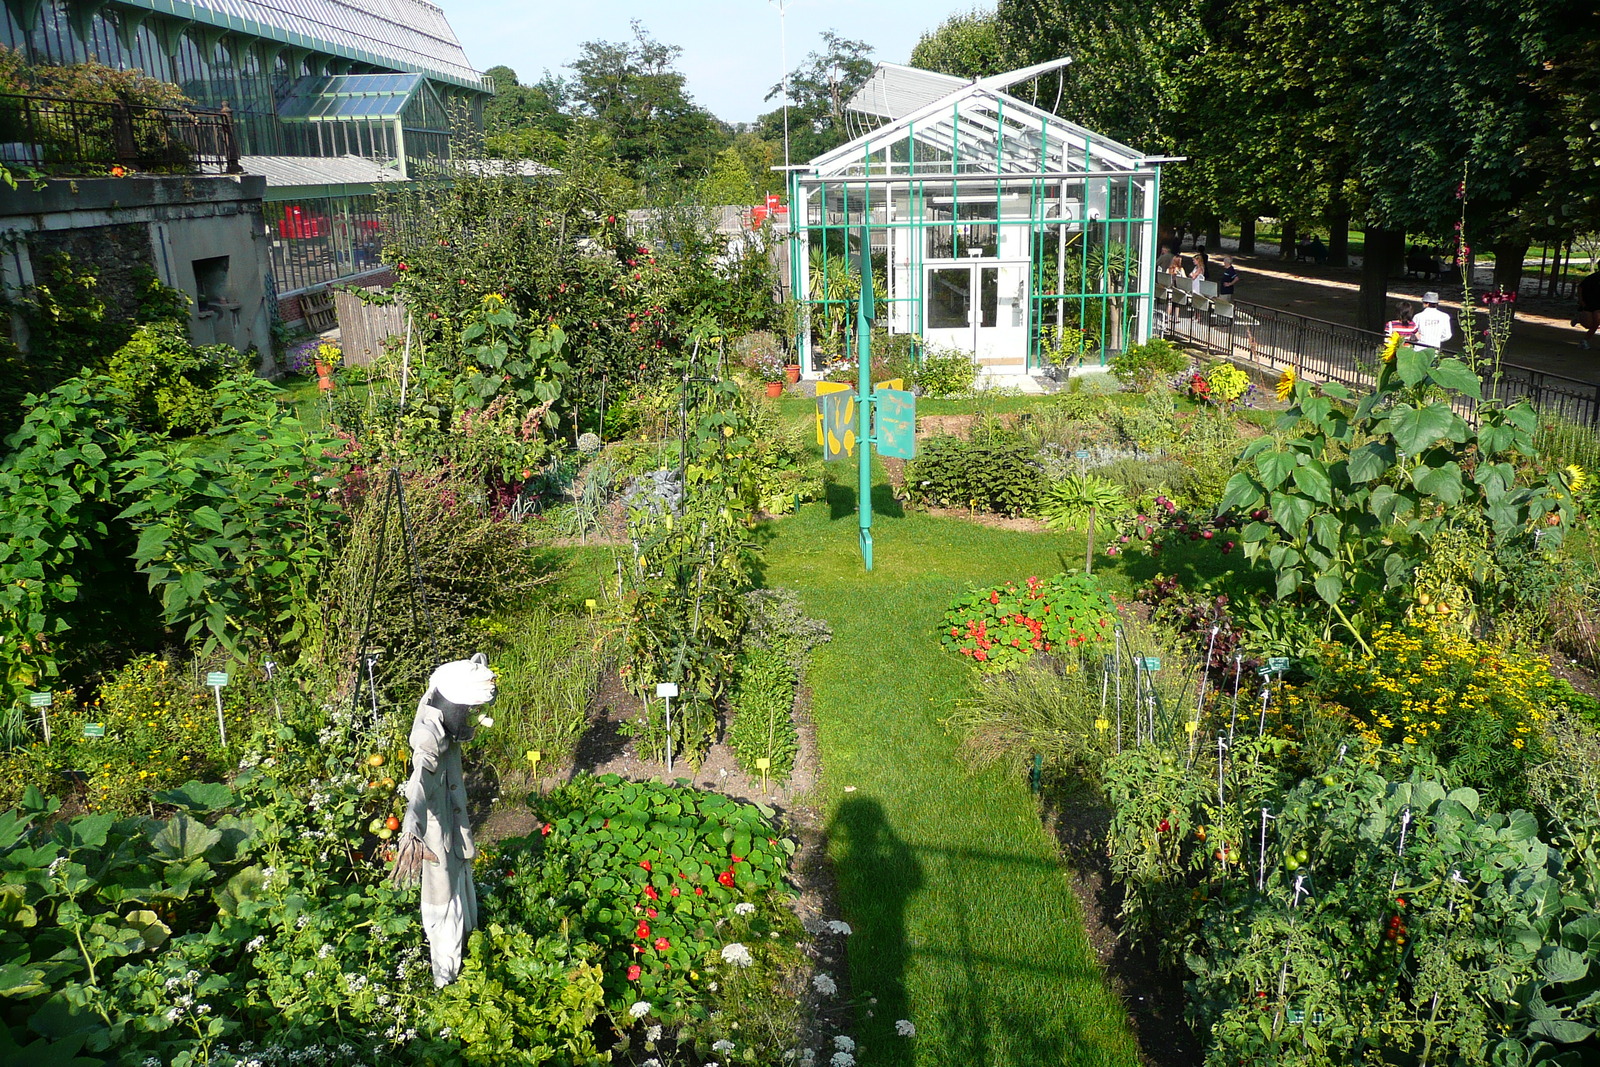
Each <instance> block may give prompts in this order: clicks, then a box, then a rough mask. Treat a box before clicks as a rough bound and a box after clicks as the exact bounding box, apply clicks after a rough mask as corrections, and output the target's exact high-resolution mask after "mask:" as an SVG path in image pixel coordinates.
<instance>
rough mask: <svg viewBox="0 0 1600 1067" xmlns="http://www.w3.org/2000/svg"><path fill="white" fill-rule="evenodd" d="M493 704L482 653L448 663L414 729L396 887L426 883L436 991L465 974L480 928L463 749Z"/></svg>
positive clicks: (431, 685) (431, 683)
mask: <svg viewBox="0 0 1600 1067" xmlns="http://www.w3.org/2000/svg"><path fill="white" fill-rule="evenodd" d="M494 698H495V676H494V672H493V671H492V670H490V669H489V661H488V658H487V657H485V656H484V655H483V654H482V653H479V654H478V655H475V656H473V657H472V658H471V659H463V660H456V661H455V662H453V663H446V664H445V665H444V666H442V667H440V668H439V669H438V670H436V671H434V672H433V674H432V675H431V676H429V678H428V691H427V693H426V694H424V695H423V697H422V700H421V701H420V702H419V703H418V704H417V717H416V718H415V719H414V720H413V721H412V723H411V760H412V768H411V778H410V779H409V780H408V781H407V782H406V785H405V796H406V814H405V819H404V820H403V821H402V823H401V826H400V847H399V849H398V850H397V855H396V858H395V869H394V879H395V881H396V882H399V883H400V884H402V885H415V884H416V883H417V882H419V881H420V882H421V883H422V926H423V929H424V930H425V931H426V932H427V934H428V949H429V952H430V953H431V955H432V957H433V983H434V985H436V986H446V985H449V984H450V983H451V982H453V981H455V980H456V976H457V975H458V974H460V973H461V954H462V952H463V951H464V949H465V947H466V938H467V934H468V933H470V932H471V931H473V930H475V929H477V926H478V892H477V888H476V886H474V884H473V881H472V860H473V857H475V856H476V855H477V854H478V848H477V846H476V845H475V844H473V841H472V827H471V825H470V823H469V822H468V819H467V791H466V783H465V781H464V780H463V778H462V773H461V746H462V744H464V743H465V742H467V741H470V740H471V739H472V735H473V734H474V733H475V732H476V731H477V725H476V718H477V709H478V708H480V707H482V706H483V705H485V704H488V703H491V702H492V701H493V700H494Z"/></svg>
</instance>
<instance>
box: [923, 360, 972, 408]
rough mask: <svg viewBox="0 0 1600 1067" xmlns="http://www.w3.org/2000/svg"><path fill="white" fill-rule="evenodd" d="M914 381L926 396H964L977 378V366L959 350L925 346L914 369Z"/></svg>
mask: <svg viewBox="0 0 1600 1067" xmlns="http://www.w3.org/2000/svg"><path fill="white" fill-rule="evenodd" d="M915 380H916V384H917V385H918V386H920V387H921V389H922V394H923V395H924V396H930V397H936V398H937V397H945V396H965V395H966V394H968V393H970V392H971V391H972V384H973V383H974V382H976V381H977V380H978V365H977V364H976V363H974V362H973V361H972V356H971V354H970V353H967V352H962V351H960V350H959V349H954V348H946V349H937V348H935V349H929V350H928V351H926V352H924V353H923V356H922V364H921V366H919V367H918V368H917V373H916V378H915Z"/></svg>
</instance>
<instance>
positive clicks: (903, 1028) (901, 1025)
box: [894, 1019, 917, 1037]
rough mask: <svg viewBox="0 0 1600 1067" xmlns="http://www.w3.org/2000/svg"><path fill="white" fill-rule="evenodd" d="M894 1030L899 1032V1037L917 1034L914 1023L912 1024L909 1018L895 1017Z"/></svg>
mask: <svg viewBox="0 0 1600 1067" xmlns="http://www.w3.org/2000/svg"><path fill="white" fill-rule="evenodd" d="M894 1032H895V1033H897V1034H899V1035H900V1036H901V1037H916V1036H917V1028H916V1027H915V1026H914V1025H912V1022H911V1020H910V1019H897V1020H895V1024H894Z"/></svg>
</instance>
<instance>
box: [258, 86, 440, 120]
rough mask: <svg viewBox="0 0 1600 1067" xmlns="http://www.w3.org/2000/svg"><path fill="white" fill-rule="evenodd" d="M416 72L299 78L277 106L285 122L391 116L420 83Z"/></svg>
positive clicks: (394, 114)
mask: <svg viewBox="0 0 1600 1067" xmlns="http://www.w3.org/2000/svg"><path fill="white" fill-rule="evenodd" d="M422 80H423V79H422V75H420V74H340V75H336V76H334V77H331V78H301V79H300V80H299V81H298V82H296V83H295V86H294V88H293V89H291V90H290V91H289V97H288V99H286V100H285V101H284V102H283V106H282V107H280V108H279V109H278V117H279V118H281V119H283V120H284V121H285V122H333V121H354V120H360V119H392V118H396V117H398V116H399V114H400V112H401V110H402V109H403V108H404V107H405V106H406V101H408V100H410V99H411V97H412V95H413V94H415V93H416V91H417V90H418V89H419V88H420V87H421V86H422Z"/></svg>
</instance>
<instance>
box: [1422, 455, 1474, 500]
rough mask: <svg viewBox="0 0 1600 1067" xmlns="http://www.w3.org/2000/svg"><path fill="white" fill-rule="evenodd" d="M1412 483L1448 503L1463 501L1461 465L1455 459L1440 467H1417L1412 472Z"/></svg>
mask: <svg viewBox="0 0 1600 1067" xmlns="http://www.w3.org/2000/svg"><path fill="white" fill-rule="evenodd" d="M1411 484H1412V485H1415V486H1416V487H1417V488H1418V489H1419V490H1421V491H1422V492H1424V493H1427V494H1428V495H1429V496H1431V497H1434V498H1436V499H1438V500H1440V501H1442V502H1443V503H1445V504H1447V505H1454V504H1458V503H1460V502H1461V495H1462V485H1461V467H1460V466H1459V465H1458V464H1457V463H1456V462H1455V461H1454V460H1451V461H1450V462H1448V463H1445V464H1442V465H1441V466H1438V467H1430V466H1426V465H1424V466H1420V467H1417V468H1416V469H1415V470H1413V471H1412V472H1411Z"/></svg>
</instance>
